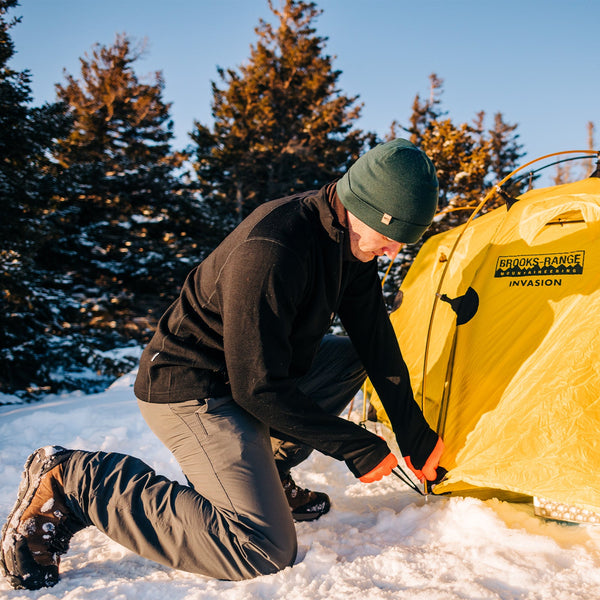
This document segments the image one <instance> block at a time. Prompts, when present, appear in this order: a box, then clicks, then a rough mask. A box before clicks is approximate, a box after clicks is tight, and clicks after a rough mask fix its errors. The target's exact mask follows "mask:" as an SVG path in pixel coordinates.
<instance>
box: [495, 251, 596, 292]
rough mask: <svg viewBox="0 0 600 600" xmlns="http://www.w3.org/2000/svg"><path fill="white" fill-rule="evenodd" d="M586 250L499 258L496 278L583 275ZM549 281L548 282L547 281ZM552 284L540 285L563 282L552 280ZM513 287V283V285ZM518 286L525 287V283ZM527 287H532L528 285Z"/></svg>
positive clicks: (542, 283)
mask: <svg viewBox="0 0 600 600" xmlns="http://www.w3.org/2000/svg"><path fill="white" fill-rule="evenodd" d="M584 258H585V251H584V250H576V251H573V252H559V253H556V254H521V255H517V256H499V257H498V260H497V261H496V269H495V271H494V277H548V276H553V277H556V276H562V275H582V274H583V262H584ZM547 281H548V280H547ZM549 281H551V283H549V284H547V283H545V282H541V283H539V284H538V285H544V284H545V285H561V280H559V279H551V280H549ZM511 285H512V283H511ZM516 285H525V283H521V284H518V283H516ZM527 285H531V284H530V283H528V284H527Z"/></svg>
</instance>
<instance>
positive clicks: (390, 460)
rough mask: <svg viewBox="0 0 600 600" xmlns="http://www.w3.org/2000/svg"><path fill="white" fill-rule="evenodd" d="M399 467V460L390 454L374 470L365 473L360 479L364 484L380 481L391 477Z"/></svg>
mask: <svg viewBox="0 0 600 600" xmlns="http://www.w3.org/2000/svg"><path fill="white" fill-rule="evenodd" d="M397 466H398V459H397V458H396V457H395V456H394V455H393V454H392V453H391V452H390V453H389V454H388V455H387V456H386V457H385V458H384V459H383V460H382V461H381V462H380V463H379V464H378V465H377V466H376V467H375V468H374V469H371V470H370V471H369V472H368V473H365V474H364V475H363V476H362V477H359V479H360V480H361V481H362V482H363V483H372V482H373V481H379V480H380V479H381V478H382V477H385V476H386V475H389V474H390V473H391V472H392V469H393V468H394V467H397Z"/></svg>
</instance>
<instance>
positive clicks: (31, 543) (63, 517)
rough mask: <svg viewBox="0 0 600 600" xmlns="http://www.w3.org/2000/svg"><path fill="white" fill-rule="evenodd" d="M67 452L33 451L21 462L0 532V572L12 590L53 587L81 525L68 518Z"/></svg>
mask: <svg viewBox="0 0 600 600" xmlns="http://www.w3.org/2000/svg"><path fill="white" fill-rule="evenodd" d="M71 454H72V451H70V450H65V449H64V448H61V447H60V446H46V447H45V448H40V449H39V450H36V451H35V452H34V453H33V454H31V455H30V456H29V458H28V459H27V462H26V463H25V468H24V471H23V476H22V479H21V485H20V486H19V491H18V495H17V502H16V503H15V505H14V507H13V509H12V511H11V512H10V514H9V515H8V519H7V521H6V524H5V525H4V527H3V528H2V545H1V547H0V567H1V568H2V572H3V574H4V575H5V576H6V577H7V578H8V581H9V583H10V584H11V585H12V587H13V588H15V589H22V588H25V589H28V590H37V589H40V588H42V587H51V586H53V585H55V584H56V583H57V582H58V565H59V562H60V555H61V554H64V553H65V552H66V551H67V550H68V548H69V542H70V540H71V537H72V536H73V534H74V533H75V532H77V531H79V530H80V529H83V525H82V524H81V523H80V522H79V521H78V520H76V519H75V518H74V517H73V516H72V515H70V513H69V509H68V507H67V503H66V498H65V494H64V488H63V479H62V474H63V463H64V462H65V461H66V460H67V459H68V458H69V457H70V456H71Z"/></svg>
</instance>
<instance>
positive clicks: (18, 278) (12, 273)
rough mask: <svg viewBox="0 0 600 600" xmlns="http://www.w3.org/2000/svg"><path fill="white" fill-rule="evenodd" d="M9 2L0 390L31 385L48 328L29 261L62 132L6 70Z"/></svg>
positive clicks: (2, 22)
mask: <svg viewBox="0 0 600 600" xmlns="http://www.w3.org/2000/svg"><path fill="white" fill-rule="evenodd" d="M17 6H18V2H17V0H0V156H2V160H1V161H0V203H1V206H2V219H0V240H1V241H0V272H1V274H2V292H1V294H0V391H3V392H13V391H15V390H17V389H21V388H24V387H26V386H29V385H33V386H34V387H35V386H36V378H37V372H38V368H37V365H38V364H39V360H40V357H41V355H42V354H43V350H41V351H40V348H39V340H41V339H43V338H44V336H46V335H47V330H48V324H49V323H53V322H54V321H55V303H54V302H53V300H52V298H51V297H48V295H47V294H46V293H45V290H44V287H43V273H41V272H40V270H39V268H38V266H37V263H36V256H37V254H38V252H39V250H40V247H41V245H42V244H43V242H44V239H45V238H46V237H47V236H49V235H50V231H49V229H48V224H47V223H46V222H45V215H46V214H47V212H48V206H49V203H50V197H51V195H52V194H53V192H54V190H55V189H56V185H57V182H56V181H55V179H54V178H53V177H52V176H51V175H50V174H49V173H48V172H47V169H48V166H49V164H50V161H49V155H50V154H51V152H52V149H53V146H54V144H55V142H56V138H57V137H58V136H64V135H66V134H67V132H68V131H69V119H68V118H67V116H66V115H65V110H64V106H63V105H62V104H60V103H55V104H44V105H43V106H41V107H31V106H30V104H31V87H30V84H31V75H30V73H29V71H27V70H25V71H21V72H17V71H15V70H13V69H12V68H11V67H10V66H9V62H10V59H11V58H12V57H13V56H14V53H15V49H14V44H13V42H12V39H11V37H10V34H9V31H10V29H11V28H12V27H13V26H14V25H16V24H17V23H19V22H20V20H21V19H20V18H13V19H10V20H9V19H8V17H7V14H8V12H9V11H10V10H12V9H14V8H16V7H17Z"/></svg>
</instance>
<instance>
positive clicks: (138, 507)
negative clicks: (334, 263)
mask: <svg viewBox="0 0 600 600" xmlns="http://www.w3.org/2000/svg"><path fill="white" fill-rule="evenodd" d="M364 378H365V373H364V371H363V368H362V366H361V364H360V362H359V360H358V358H357V356H356V353H355V351H354V348H353V347H352V344H351V343H350V341H349V340H348V339H346V338H340V337H335V336H326V338H325V339H324V340H323V343H322V344H321V348H320V351H319V353H318V355H317V357H316V359H315V362H314V364H313V367H312V369H311V371H310V373H309V374H308V375H307V376H306V377H305V378H303V379H302V381H301V382H300V383H299V385H300V388H301V389H302V390H303V391H304V392H305V393H306V394H307V395H309V396H311V397H312V398H313V399H314V400H315V401H316V402H317V403H318V404H319V405H320V406H322V407H323V408H324V409H325V410H327V411H328V412H330V413H332V414H340V413H341V412H342V410H343V409H344V407H345V406H346V405H347V404H348V402H349V401H350V400H351V398H352V397H353V396H354V395H355V394H356V392H357V391H358V389H359V388H360V386H361V384H362V382H363V381H364ZM139 406H140V409H141V412H142V415H143V416H144V419H145V420H146V421H147V423H148V424H149V426H150V428H151V429H152V430H153V431H154V433H155V434H156V435H157V437H158V438H159V439H160V440H161V441H162V442H163V443H164V444H165V445H166V446H167V448H169V450H170V451H171V452H172V453H173V455H174V456H175V458H176V459H177V461H178V463H179V465H180V466H181V468H182V470H183V473H184V474H185V476H186V478H187V480H188V483H189V485H188V486H184V485H181V484H179V483H176V482H174V481H171V480H169V479H167V478H166V477H162V476H160V475H157V474H156V473H155V472H154V471H153V470H152V469H151V468H150V467H149V466H147V465H146V464H145V463H143V462H142V461H140V460H138V459H137V458H133V457H131V456H126V455H123V454H116V453H105V452H83V451H76V452H75V453H74V454H73V456H72V457H71V458H70V460H69V461H68V462H67V463H66V464H65V468H64V473H63V478H64V487H65V493H66V495H67V501H68V504H69V506H70V507H71V508H72V510H73V512H74V514H75V515H76V516H77V517H78V518H79V519H80V520H81V521H82V523H84V524H85V525H95V526H96V527H97V528H98V529H100V530H101V531H103V532H104V533H106V534H107V535H108V536H109V537H111V538H112V539H113V540H115V541H117V542H119V543H120V544H122V545H123V546H125V547H127V548H129V549H131V550H133V551H134V552H136V553H137V554H139V555H141V556H144V557H146V558H149V559H151V560H154V561H156V562H159V563H162V564H164V565H167V566H170V567H174V568H176V569H181V570H183V571H189V572H192V573H199V574H202V575H208V576H210V577H215V578H218V579H228V580H239V579H248V578H251V577H256V576H258V575H264V574H270V573H275V572H276V571H279V570H280V569H283V568H285V567H287V566H290V565H292V564H293V563H294V560H295V557H296V550H297V542H296V531H295V527H294V523H293V519H292V515H291V511H290V508H289V506H288V504H287V500H286V498H285V494H284V492H283V488H282V486H281V482H280V477H281V475H283V474H285V473H286V472H287V471H289V469H290V468H292V467H294V466H295V465H297V464H299V463H300V462H301V461H303V460H304V459H306V458H307V457H308V455H309V454H310V452H311V449H310V448H308V447H307V446H303V445H300V444H293V443H290V442H282V441H281V440H278V439H275V438H272V437H271V436H270V432H269V430H268V428H267V427H266V426H265V425H264V424H263V423H261V422H259V421H258V420H256V419H255V418H254V417H253V416H252V415H250V414H249V413H247V412H246V411H245V410H243V409H242V408H241V407H239V406H238V405H237V404H236V403H235V402H234V401H233V400H232V398H231V397H223V398H209V399H203V400H198V401H196V400H194V401H188V402H180V403H175V404H151V403H147V402H139Z"/></svg>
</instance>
